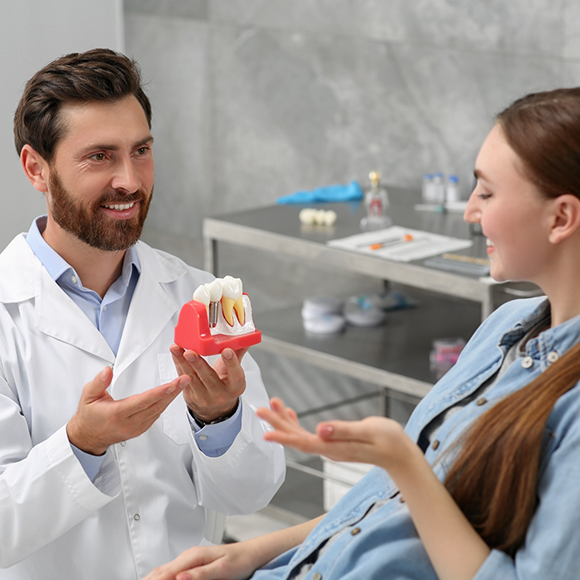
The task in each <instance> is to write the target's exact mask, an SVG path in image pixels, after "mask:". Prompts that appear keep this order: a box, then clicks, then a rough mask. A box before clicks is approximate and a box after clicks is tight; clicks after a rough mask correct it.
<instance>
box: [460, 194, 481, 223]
mask: <svg viewBox="0 0 580 580" xmlns="http://www.w3.org/2000/svg"><path fill="white" fill-rule="evenodd" d="M477 202H478V198H477V195H476V193H475V189H474V190H473V191H472V192H471V195H470V196H469V199H468V200H467V205H466V206H465V211H464V212H463V219H464V220H465V221H466V222H467V223H468V224H476V223H479V221H480V219H481V211H480V209H479V204H478V203H477Z"/></svg>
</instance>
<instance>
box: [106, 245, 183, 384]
mask: <svg viewBox="0 0 580 580" xmlns="http://www.w3.org/2000/svg"><path fill="white" fill-rule="evenodd" d="M137 249H138V255H139V262H140V264H141V274H140V276H139V281H138V282H137V286H136V288H135V293H134V294H133V299H132V300H131V306H130V307H129V313H128V316H127V321H126V323H125V328H124V329H123V336H122V338H121V343H120V345H119V351H118V353H117V362H116V365H115V374H116V375H117V376H118V375H119V374H120V373H121V372H122V371H123V370H125V369H126V368H127V367H128V366H129V365H131V364H132V363H133V362H134V361H135V360H136V359H137V358H138V357H139V356H140V355H141V354H143V352H145V350H146V349H147V348H148V347H149V346H151V344H152V343H153V341H155V339H156V338H157V337H158V336H159V335H160V334H161V333H162V332H163V331H164V329H165V328H166V326H167V324H168V323H169V322H170V320H171V318H172V316H173V315H174V314H175V313H176V312H177V311H178V309H179V307H180V305H179V304H178V303H177V302H176V301H175V300H174V299H173V298H172V297H171V296H170V295H169V294H168V293H167V292H166V291H165V288H164V283H166V282H172V281H173V280H175V279H176V278H179V277H181V276H183V274H184V273H185V270H183V269H182V268H179V267H176V266H175V265H173V264H171V263H169V262H168V261H166V260H165V259H164V258H161V257H159V256H157V255H155V253H154V251H153V250H152V249H151V248H149V247H148V246H145V245H144V244H142V243H140V244H139V245H138V248H137ZM170 346H171V338H170V337H168V343H167V352H169V347H170Z"/></svg>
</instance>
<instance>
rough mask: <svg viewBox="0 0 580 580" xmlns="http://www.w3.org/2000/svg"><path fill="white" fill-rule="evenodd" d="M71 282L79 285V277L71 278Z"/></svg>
mask: <svg viewBox="0 0 580 580" xmlns="http://www.w3.org/2000/svg"><path fill="white" fill-rule="evenodd" d="M70 281H71V282H72V283H73V284H76V283H77V277H76V276H71V277H70Z"/></svg>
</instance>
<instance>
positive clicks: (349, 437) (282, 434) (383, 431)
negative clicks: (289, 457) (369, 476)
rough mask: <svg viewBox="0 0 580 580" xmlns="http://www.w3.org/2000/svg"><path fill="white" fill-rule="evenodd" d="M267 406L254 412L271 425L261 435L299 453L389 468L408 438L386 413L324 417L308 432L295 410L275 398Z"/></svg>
mask: <svg viewBox="0 0 580 580" xmlns="http://www.w3.org/2000/svg"><path fill="white" fill-rule="evenodd" d="M270 405H271V408H270V409H267V408H260V409H258V411H257V414H258V416H259V417H260V418H261V419H264V420H265V421H268V423H270V425H272V427H273V428H274V431H269V432H267V433H266V434H265V435H264V438H265V439H267V440H268V441H275V442H277V443H281V444H282V445H286V446H288V447H292V448H294V449H297V450H299V451H302V452H303V453H313V454H317V455H324V457H327V458H328V459H332V460H333V461H356V462H359V463H371V464H373V465H378V466H379V467H383V468H384V469H387V470H388V469H390V468H391V467H392V466H393V465H394V464H395V463H396V462H397V461H398V460H404V458H405V456H406V455H407V453H408V449H409V447H410V446H413V447H414V444H413V443H412V441H411V440H410V439H409V438H408V437H407V435H406V434H405V432H404V430H403V427H402V426H401V425H400V424H399V423H398V422H397V421H394V420H393V419H387V418H386V417H366V418H365V419H363V420H361V421H325V422H323V423H319V424H318V425H317V427H316V433H310V432H308V431H306V430H305V429H303V428H302V427H301V426H300V424H299V423H298V417H297V415H296V412H295V411H294V410H293V409H291V408H290V407H286V406H285V405H284V403H283V402H282V401H281V400H280V399H277V398H273V399H271V401H270Z"/></svg>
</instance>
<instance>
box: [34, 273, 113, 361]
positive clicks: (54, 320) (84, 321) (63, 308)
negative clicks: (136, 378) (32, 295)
mask: <svg viewBox="0 0 580 580" xmlns="http://www.w3.org/2000/svg"><path fill="white" fill-rule="evenodd" d="M38 284H39V286H40V292H39V293H38V295H37V297H36V300H35V323H34V325H35V327H36V328H37V329H38V330H39V331H41V332H43V333H44V334H46V335H48V336H51V337H53V338H56V339H57V340H61V341H63V342H66V343H68V344H72V345H74V346H75V347H77V348H80V349H81V350H84V351H86V352H90V353H92V354H94V355H96V356H98V357H101V358H102V359H104V360H106V361H107V362H109V363H112V362H113V361H114V360H115V355H114V353H113V351H112V350H111V348H110V347H109V345H108V344H107V341H106V340H105V339H104V338H103V335H102V334H101V333H100V332H99V331H98V330H97V329H96V327H95V326H94V324H93V323H92V322H91V321H90V320H89V319H88V318H87V316H86V314H85V313H84V312H83V311H82V310H81V309H80V308H79V307H78V306H77V305H76V304H75V303H74V302H73V301H72V300H71V298H69V297H68V296H67V295H66V293H65V292H63V290H62V289H61V288H60V287H59V286H58V284H57V283H56V282H55V281H54V280H53V279H52V278H51V277H50V276H49V275H48V273H47V272H46V271H45V270H44V268H39V275H38Z"/></svg>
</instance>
